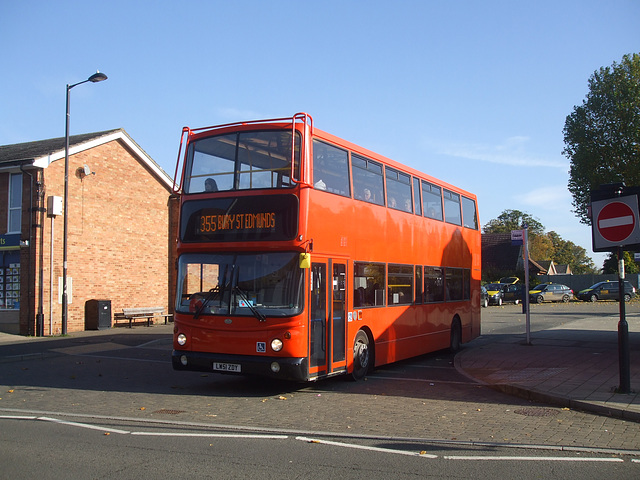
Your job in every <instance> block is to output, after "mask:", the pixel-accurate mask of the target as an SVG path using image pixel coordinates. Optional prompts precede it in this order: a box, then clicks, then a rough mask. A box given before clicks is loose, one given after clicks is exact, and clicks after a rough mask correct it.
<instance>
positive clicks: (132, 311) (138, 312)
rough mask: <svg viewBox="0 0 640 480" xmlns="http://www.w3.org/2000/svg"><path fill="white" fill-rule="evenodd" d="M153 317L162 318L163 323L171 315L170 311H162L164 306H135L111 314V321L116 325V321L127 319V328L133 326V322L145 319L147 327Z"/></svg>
mask: <svg viewBox="0 0 640 480" xmlns="http://www.w3.org/2000/svg"><path fill="white" fill-rule="evenodd" d="M155 317H160V318H164V324H165V325H166V324H167V322H168V321H170V319H171V318H172V317H173V315H172V314H170V313H164V307H137V308H123V309H122V313H119V312H118V313H115V314H114V315H113V322H114V324H115V325H118V321H128V322H129V328H131V327H132V326H133V322H136V321H146V322H147V327H150V326H151V321H152V320H153V319H154V318H155Z"/></svg>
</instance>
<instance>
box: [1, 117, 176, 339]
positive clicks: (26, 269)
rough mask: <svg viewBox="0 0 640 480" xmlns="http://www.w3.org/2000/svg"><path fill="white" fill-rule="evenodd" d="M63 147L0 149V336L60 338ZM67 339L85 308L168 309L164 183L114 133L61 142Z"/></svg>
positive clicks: (171, 224) (172, 224)
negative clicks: (93, 304)
mask: <svg viewBox="0 0 640 480" xmlns="http://www.w3.org/2000/svg"><path fill="white" fill-rule="evenodd" d="M64 140H65V139H64V138H54V139H50V140H42V141H36V142H29V143H21V144H15V145H5V146H0V262H1V263H0V267H1V269H2V271H1V273H0V331H3V332H7V333H19V334H22V335H50V334H53V335H55V334H59V333H61V327H62V305H61V281H62V259H63V225H64V224H63V221H64V220H63V217H62V205H63V203H62V202H63V197H64ZM68 183H69V217H68V237H67V238H68V250H67V252H68V255H67V256H68V263H67V278H68V281H67V285H68V287H67V291H68V302H69V303H68V321H67V330H68V331H69V332H73V331H80V330H84V329H85V304H86V302H87V301H89V300H94V299H100V300H109V301H110V305H111V312H118V311H121V309H122V308H128V307H151V306H163V307H164V308H165V309H166V311H171V310H172V303H173V302H172V298H173V294H172V291H173V290H172V285H173V283H172V282H173V267H172V265H173V264H174V260H175V257H174V247H173V245H174V243H173V242H172V238H173V235H172V233H171V232H172V231H173V229H175V228H176V225H177V222H176V218H175V215H176V213H177V208H176V202H175V200H174V199H173V197H172V196H171V193H172V187H173V181H172V179H171V178H170V177H169V176H168V175H167V174H166V173H165V172H164V171H163V170H162V169H161V168H160V167H159V166H158V165H157V164H156V163H155V162H154V161H153V160H152V159H151V158H150V157H149V156H148V155H147V154H146V153H145V152H144V150H142V149H141V148H140V147H139V146H138V145H137V144H136V143H135V142H134V141H133V139H132V138H131V137H130V136H129V135H128V134H127V133H126V132H125V131H124V130H123V129H117V130H110V131H104V132H97V133H90V134H84V135H75V136H71V137H70V154H69V181H68Z"/></svg>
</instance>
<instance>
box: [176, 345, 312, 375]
mask: <svg viewBox="0 0 640 480" xmlns="http://www.w3.org/2000/svg"><path fill="white" fill-rule="evenodd" d="M171 363H172V364H173V369H174V370H187V371H195V372H211V373H226V374H236V375H259V376H261V377H270V378H278V379H282V380H295V381H307V380H308V379H309V376H308V372H309V368H308V363H307V359H306V358H304V357H303V358H283V357H268V356H265V357H257V356H251V355H225V354H220V353H205V352H191V351H186V350H174V351H173V353H172V355H171Z"/></svg>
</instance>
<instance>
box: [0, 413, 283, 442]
mask: <svg viewBox="0 0 640 480" xmlns="http://www.w3.org/2000/svg"><path fill="white" fill-rule="evenodd" d="M0 419H9V420H41V421H44V422H52V423H57V424H60V425H68V426H70V427H80V428H88V429H89V430H98V431H100V432H109V433H119V434H121V435H136V436H145V437H208V438H252V439H267V440H269V439H275V440H285V439H287V438H289V436H288V435H275V434H274V435H272V434H248V433H247V434H243V433H179V432H131V431H128V430H120V429H117V428H107V427H101V426H100V425H92V424H89V423H80V422H70V421H67V420H59V419H57V418H51V417H31V416H25V415H14V416H10V415H0Z"/></svg>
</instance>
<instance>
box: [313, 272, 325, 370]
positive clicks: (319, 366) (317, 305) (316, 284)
mask: <svg viewBox="0 0 640 480" xmlns="http://www.w3.org/2000/svg"><path fill="white" fill-rule="evenodd" d="M326 337H327V264H326V263H318V262H313V263H312V264H311V301H310V303H309V374H310V376H311V377H314V376H315V374H321V373H325V372H326V364H327V361H326V351H327V342H326Z"/></svg>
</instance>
